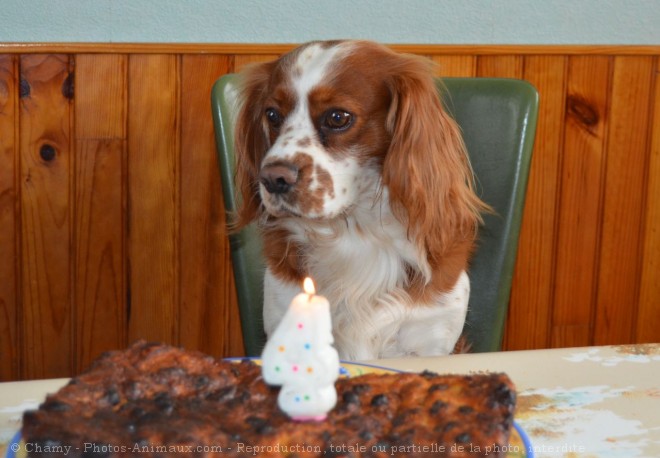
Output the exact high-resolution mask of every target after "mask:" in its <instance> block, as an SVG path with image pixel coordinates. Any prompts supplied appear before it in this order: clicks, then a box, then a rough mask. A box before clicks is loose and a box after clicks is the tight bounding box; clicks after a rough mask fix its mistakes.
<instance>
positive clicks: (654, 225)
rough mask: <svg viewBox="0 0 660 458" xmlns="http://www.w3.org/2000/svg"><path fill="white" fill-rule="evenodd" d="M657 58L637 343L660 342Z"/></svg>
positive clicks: (659, 88)
mask: <svg viewBox="0 0 660 458" xmlns="http://www.w3.org/2000/svg"><path fill="white" fill-rule="evenodd" d="M659 60H660V59H659V58H658V57H656V58H655V71H654V73H653V74H654V78H655V81H654V86H655V93H654V94H653V97H652V112H651V114H650V116H651V117H650V124H649V126H653V127H651V129H650V133H651V140H650V157H649V172H648V186H647V188H646V216H645V223H644V240H643V248H642V253H641V256H642V265H641V274H640V277H641V280H640V291H639V309H638V312H637V323H636V336H635V337H636V338H635V342H660V128H659V127H658V126H660V62H659Z"/></svg>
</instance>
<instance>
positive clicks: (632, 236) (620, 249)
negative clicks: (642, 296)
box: [593, 56, 654, 345]
mask: <svg viewBox="0 0 660 458" xmlns="http://www.w3.org/2000/svg"><path fill="white" fill-rule="evenodd" d="M653 68H654V65H653V58H652V57H646V56H645V57H636V56H617V57H615V58H614V69H613V76H612V95H611V103H610V115H609V122H608V126H609V127H608V138H607V170H606V178H605V186H604V188H605V189H604V191H605V193H604V201H603V219H602V235H601V246H600V256H599V266H598V291H597V299H596V300H597V304H598V308H597V310H596V317H595V318H596V319H595V323H594V326H595V328H594V342H593V343H594V344H597V345H599V344H606V343H609V342H618V343H631V342H633V327H634V325H636V320H635V318H636V315H637V304H638V302H637V301H638V298H639V275H640V267H641V259H642V253H641V246H642V239H641V237H642V235H643V234H642V228H643V223H644V220H643V212H644V204H645V189H646V179H645V177H646V171H647V164H648V151H649V150H648V130H647V125H648V124H647V123H648V122H649V119H648V117H649V113H650V105H649V102H650V101H651V100H652V78H651V77H652V72H653Z"/></svg>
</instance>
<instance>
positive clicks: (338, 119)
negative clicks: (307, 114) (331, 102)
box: [324, 109, 353, 130]
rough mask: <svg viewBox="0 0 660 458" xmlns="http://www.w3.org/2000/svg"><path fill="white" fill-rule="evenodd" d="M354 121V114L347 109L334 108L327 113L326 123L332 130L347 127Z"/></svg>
mask: <svg viewBox="0 0 660 458" xmlns="http://www.w3.org/2000/svg"><path fill="white" fill-rule="evenodd" d="M352 122H353V115H352V114H350V113H349V112H347V111H344V110H340V109H333V110H330V111H328V112H327V113H326V115H325V119H324V124H325V126H326V127H328V128H330V129H332V130H344V129H347V128H348V127H349V126H350V125H351V123H352Z"/></svg>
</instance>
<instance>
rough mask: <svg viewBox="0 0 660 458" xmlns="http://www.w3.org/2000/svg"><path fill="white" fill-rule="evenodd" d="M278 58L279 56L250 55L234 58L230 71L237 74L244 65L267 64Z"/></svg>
mask: <svg viewBox="0 0 660 458" xmlns="http://www.w3.org/2000/svg"><path fill="white" fill-rule="evenodd" d="M278 57H279V54H250V55H238V56H234V66H233V69H232V71H233V72H234V73H238V72H240V71H241V70H243V68H244V67H245V66H246V65H250V64H257V63H260V62H269V61H271V60H275V59H277V58H278Z"/></svg>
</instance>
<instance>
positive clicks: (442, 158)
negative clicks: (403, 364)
mask: <svg viewBox="0 0 660 458" xmlns="http://www.w3.org/2000/svg"><path fill="white" fill-rule="evenodd" d="M238 97H239V100H240V103H241V109H240V111H239V114H238V118H237V125H236V132H235V150H236V156H237V176H236V179H237V186H238V189H239V192H240V194H241V198H242V206H241V207H240V209H239V212H238V214H237V220H236V221H235V228H236V229H240V228H242V227H244V226H245V225H247V224H249V223H250V222H252V221H255V220H256V221H258V222H259V224H260V227H261V230H262V232H263V240H264V255H265V259H266V264H267V268H266V274H265V279H264V296H265V297H264V327H265V331H266V334H271V333H272V332H273V331H274V329H275V327H276V326H277V324H278V322H279V321H280V319H281V317H282V316H283V314H284V312H285V310H286V308H287V307H288V305H289V303H290V302H291V299H292V298H293V296H294V295H295V294H297V293H299V292H300V290H301V285H302V280H303V278H304V277H305V276H310V277H312V278H313V280H314V281H315V283H316V286H317V291H318V292H319V294H322V295H324V296H326V297H327V298H328V300H329V301H330V304H331V310H332V318H333V334H334V337H335V344H336V347H337V350H338V352H339V355H340V357H341V358H343V359H349V360H363V359H372V358H382V357H398V356H407V355H440V354H448V353H450V352H451V351H452V350H453V348H454V345H455V343H456V341H457V339H458V338H459V336H460V335H461V331H462V329H463V325H464V321H465V316H466V312H467V304H468V297H469V290H470V283H469V279H468V276H467V274H466V268H467V263H468V258H469V255H470V253H471V251H472V249H473V245H474V240H475V235H476V229H477V226H478V225H479V222H480V211H482V210H484V209H485V206H484V205H483V203H482V202H481V201H480V200H479V198H478V197H477V196H476V195H475V193H474V192H473V188H472V183H473V177H472V173H471V169H470V165H469V161H468V158H467V155H466V151H465V147H464V145H463V141H462V138H461V135H460V132H459V129H458V127H457V125H456V124H455V122H454V121H453V120H452V119H451V118H450V117H449V116H448V115H447V114H446V113H445V111H444V110H443V108H442V104H441V102H440V100H439V98H438V95H437V90H436V86H435V84H434V80H433V77H432V70H431V67H430V65H429V63H428V62H427V61H426V60H424V59H422V58H419V57H415V56H410V55H402V54H397V53H395V52H393V51H391V50H389V49H388V48H386V47H385V46H382V45H379V44H376V43H372V42H366V41H332V42H312V43H307V44H305V45H302V46H300V47H299V48H296V49H294V50H293V51H291V52H290V53H288V54H286V55H284V56H282V57H281V58H279V59H278V60H275V61H273V62H268V63H263V64H257V65H253V66H251V67H248V68H247V69H246V70H244V71H243V73H242V83H241V86H240V88H239V94H238Z"/></svg>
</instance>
